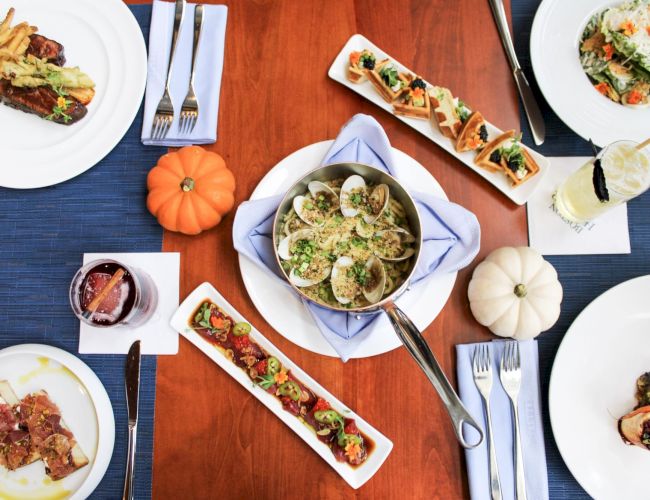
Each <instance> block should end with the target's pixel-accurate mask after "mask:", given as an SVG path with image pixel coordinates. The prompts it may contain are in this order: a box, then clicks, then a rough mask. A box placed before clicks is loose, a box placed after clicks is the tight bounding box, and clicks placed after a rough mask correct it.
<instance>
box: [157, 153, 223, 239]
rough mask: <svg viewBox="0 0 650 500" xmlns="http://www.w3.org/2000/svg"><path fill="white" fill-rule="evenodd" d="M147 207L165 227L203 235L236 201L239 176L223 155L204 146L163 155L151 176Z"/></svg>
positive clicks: (217, 222)
mask: <svg viewBox="0 0 650 500" xmlns="http://www.w3.org/2000/svg"><path fill="white" fill-rule="evenodd" d="M147 188H148V189H149V195H148V196H147V208H148V209H149V211H150V212H151V213H152V214H153V215H154V217H156V218H157V219H158V222H159V223H160V225H161V226H162V227H164V228H165V229H168V230H170V231H177V232H180V233H184V234H199V233H200V232H201V231H205V230H206V229H210V228H212V227H214V226H216V225H217V224H219V223H220V222H221V219H222V218H223V216H224V215H225V214H226V213H228V212H229V211H230V209H232V207H233V205H234V204H235V197H234V191H235V177H234V176H233V174H232V172H231V171H230V170H228V168H227V167H226V163H225V162H224V161H223V158H222V157H221V156H219V155H218V154H216V153H212V152H210V151H206V150H205V149H203V148H202V147H200V146H186V147H184V148H181V149H179V150H178V151H176V152H174V153H168V154H166V155H163V156H161V157H160V159H159V160H158V164H157V165H156V166H155V167H154V168H153V169H151V171H150V172H149V175H148V176H147Z"/></svg>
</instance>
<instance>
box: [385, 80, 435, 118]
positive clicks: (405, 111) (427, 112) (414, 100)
mask: <svg viewBox="0 0 650 500" xmlns="http://www.w3.org/2000/svg"><path fill="white" fill-rule="evenodd" d="M410 80H411V83H410V84H409V86H408V87H407V88H406V89H405V90H404V92H403V93H402V95H401V96H400V97H399V98H398V100H397V102H395V103H394V104H393V109H394V111H395V114H396V115H402V116H410V117H411V118H421V119H423V120H428V119H429V118H430V117H431V104H430V102H429V98H428V96H427V93H426V89H427V84H426V83H425V82H424V80H422V78H420V77H419V76H418V77H415V78H410Z"/></svg>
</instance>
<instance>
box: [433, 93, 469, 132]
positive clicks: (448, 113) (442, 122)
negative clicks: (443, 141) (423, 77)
mask: <svg viewBox="0 0 650 500" xmlns="http://www.w3.org/2000/svg"><path fill="white" fill-rule="evenodd" d="M429 101H430V104H431V108H432V110H433V115H434V116H435V117H436V121H437V122H438V127H439V128H440V132H442V135H444V136H445V137H449V138H450V139H456V138H457V137H458V133H459V132H460V129H461V127H462V126H463V123H462V122H461V121H460V118H459V117H458V113H457V112H456V104H455V103H454V96H453V95H452V94H451V91H450V90H449V89H446V88H444V87H433V88H432V89H431V90H429Z"/></svg>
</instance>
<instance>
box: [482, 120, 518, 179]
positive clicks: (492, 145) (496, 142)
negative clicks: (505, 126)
mask: <svg viewBox="0 0 650 500" xmlns="http://www.w3.org/2000/svg"><path fill="white" fill-rule="evenodd" d="M514 136H515V131H514V130H508V131H506V132H504V133H503V134H501V135H499V136H498V137H497V138H495V139H493V140H491V141H490V142H488V143H487V144H486V145H485V147H484V148H483V149H482V150H481V152H480V153H479V154H478V155H476V158H474V163H475V164H476V165H478V166H479V167H482V168H485V169H487V170H489V171H490V172H500V171H501V170H502V168H503V167H502V166H501V157H499V161H498V162H494V161H492V160H491V159H490V157H491V156H492V153H494V152H495V151H496V150H497V149H499V148H500V147H501V145H502V144H503V143H504V142H506V141H507V140H508V139H512V138H513V137H514Z"/></svg>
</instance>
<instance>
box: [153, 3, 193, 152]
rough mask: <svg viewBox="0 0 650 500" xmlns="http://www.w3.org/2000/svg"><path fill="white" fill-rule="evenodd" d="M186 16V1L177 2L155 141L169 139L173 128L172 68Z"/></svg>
mask: <svg viewBox="0 0 650 500" xmlns="http://www.w3.org/2000/svg"><path fill="white" fill-rule="evenodd" d="M184 14H185V0H176V8H175V12H174V31H173V32H172V48H171V51H170V53H169V66H168V68H167V82H166V83H165V92H164V93H163V96H162V98H161V99H160V102H159V103H158V107H157V108H156V114H155V115H154V117H153V123H152V124H151V138H152V139H153V140H155V141H160V140H162V139H164V138H165V137H167V132H169V129H170V128H171V126H172V122H173V121H174V105H173V104H172V98H171V97H170V95H169V85H170V83H171V80H172V67H173V66H174V56H175V55H176V42H177V41H178V32H179V31H180V27H181V24H182V23H183V15H184Z"/></svg>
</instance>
